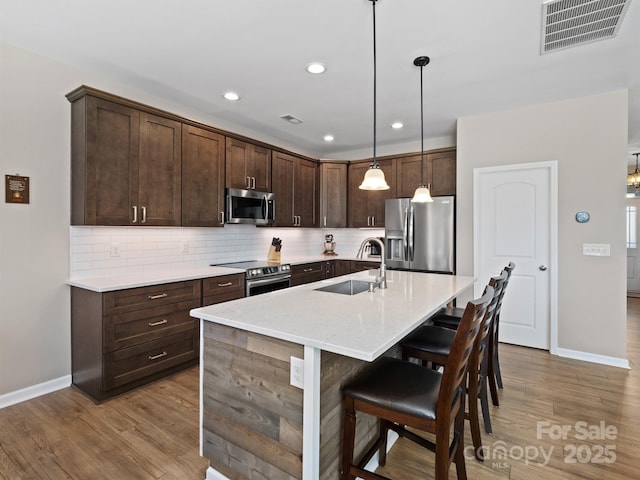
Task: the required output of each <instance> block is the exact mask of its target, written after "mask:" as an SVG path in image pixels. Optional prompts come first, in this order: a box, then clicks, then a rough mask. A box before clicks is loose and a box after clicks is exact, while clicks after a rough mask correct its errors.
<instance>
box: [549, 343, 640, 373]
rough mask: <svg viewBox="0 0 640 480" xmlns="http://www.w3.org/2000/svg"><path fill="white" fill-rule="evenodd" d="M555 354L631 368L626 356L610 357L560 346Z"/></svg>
mask: <svg viewBox="0 0 640 480" xmlns="http://www.w3.org/2000/svg"><path fill="white" fill-rule="evenodd" d="M555 354H556V355H558V356H559V357H566V358H573V359H574V360H583V361H585V362H591V363H599V364H601V365H609V366H611V367H618V368H627V369H629V368H631V367H630V366H629V360H627V359H626V358H618V357H609V356H607V355H598V354H595V353H588V352H580V351H578V350H570V349H568V348H558V349H556V351H555Z"/></svg>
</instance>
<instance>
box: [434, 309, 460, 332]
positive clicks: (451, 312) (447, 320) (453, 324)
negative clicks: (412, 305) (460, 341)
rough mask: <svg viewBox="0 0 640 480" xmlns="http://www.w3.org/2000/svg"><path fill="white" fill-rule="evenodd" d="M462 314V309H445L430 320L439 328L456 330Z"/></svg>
mask: <svg viewBox="0 0 640 480" xmlns="http://www.w3.org/2000/svg"><path fill="white" fill-rule="evenodd" d="M463 314H464V308H460V307H446V308H443V309H442V310H440V311H439V312H438V313H436V314H435V316H434V317H433V318H432V320H433V324H434V325H436V326H439V327H446V328H452V329H454V330H455V329H456V328H458V324H459V323H460V319H461V318H462V315H463Z"/></svg>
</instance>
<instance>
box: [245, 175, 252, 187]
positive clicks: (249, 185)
mask: <svg viewBox="0 0 640 480" xmlns="http://www.w3.org/2000/svg"><path fill="white" fill-rule="evenodd" d="M245 178H246V179H247V190H251V177H245Z"/></svg>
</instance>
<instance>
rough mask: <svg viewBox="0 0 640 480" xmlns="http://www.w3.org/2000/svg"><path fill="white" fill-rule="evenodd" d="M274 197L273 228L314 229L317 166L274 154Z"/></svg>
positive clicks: (292, 156)
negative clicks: (274, 215) (274, 213)
mask: <svg viewBox="0 0 640 480" xmlns="http://www.w3.org/2000/svg"><path fill="white" fill-rule="evenodd" d="M272 167H273V170H272V182H273V193H274V195H275V199H276V217H275V222H274V226H276V227H315V226H317V223H316V205H317V203H316V202H317V198H318V190H317V164H316V163H315V162H312V161H310V160H306V159H304V158H300V157H297V156H295V155H290V154H287V153H283V152H278V151H274V152H273V159H272Z"/></svg>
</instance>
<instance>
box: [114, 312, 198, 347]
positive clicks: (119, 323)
mask: <svg viewBox="0 0 640 480" xmlns="http://www.w3.org/2000/svg"><path fill="white" fill-rule="evenodd" d="M199 306H200V301H198V300H188V301H186V302H180V303H174V304H171V305H163V306H160V307H153V308H149V309H148V310H145V311H144V313H142V312H140V311H135V312H129V313H124V314H122V315H112V316H109V317H105V319H104V337H103V342H104V343H103V352H104V353H108V352H112V351H114V350H118V349H120V348H125V347H131V346H133V345H138V344H140V343H144V342H149V341H151V340H157V339H159V338H162V337H166V336H169V335H173V334H175V333H179V332H184V331H189V330H192V329H193V328H195V327H197V326H198V320H197V319H196V318H193V317H192V316H190V315H189V311H190V310H191V309H192V308H198V307H199ZM141 315H143V316H142V318H141Z"/></svg>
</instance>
